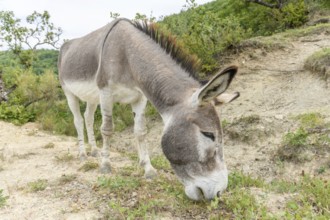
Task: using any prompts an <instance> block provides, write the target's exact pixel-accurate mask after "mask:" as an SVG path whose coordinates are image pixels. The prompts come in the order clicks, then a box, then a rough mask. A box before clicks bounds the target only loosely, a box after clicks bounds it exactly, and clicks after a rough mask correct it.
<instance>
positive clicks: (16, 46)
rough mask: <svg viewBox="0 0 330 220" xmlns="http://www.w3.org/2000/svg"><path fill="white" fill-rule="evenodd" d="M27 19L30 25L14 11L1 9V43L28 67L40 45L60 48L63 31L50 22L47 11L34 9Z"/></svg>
mask: <svg viewBox="0 0 330 220" xmlns="http://www.w3.org/2000/svg"><path fill="white" fill-rule="evenodd" d="M25 20H26V23H27V25H28V26H22V24H21V23H22V21H21V19H18V18H16V17H15V15H14V13H13V12H12V11H0V43H4V44H5V46H6V47H7V48H8V49H9V50H11V51H12V52H13V53H14V54H15V55H16V56H18V58H19V59H20V62H21V64H22V65H24V66H25V67H26V68H28V67H30V66H31V65H32V62H33V59H34V54H35V51H36V50H37V49H38V48H39V47H40V46H43V45H49V46H51V47H53V48H55V49H58V48H59V46H58V44H59V41H60V36H61V34H62V32H63V31H62V29H61V28H59V27H56V26H55V25H54V24H53V23H52V22H50V14H49V13H48V12H47V11H44V12H43V13H39V12H36V11H34V12H33V13H32V14H31V15H29V16H27V17H26V19H25ZM0 46H3V45H1V44H0Z"/></svg>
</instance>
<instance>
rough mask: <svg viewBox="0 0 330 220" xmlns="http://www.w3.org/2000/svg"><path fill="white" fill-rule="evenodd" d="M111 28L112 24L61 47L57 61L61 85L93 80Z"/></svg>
mask: <svg viewBox="0 0 330 220" xmlns="http://www.w3.org/2000/svg"><path fill="white" fill-rule="evenodd" d="M111 26H112V23H110V24H108V25H106V26H104V27H102V28H100V29H97V30H96V31H93V32H91V33H89V34H87V35H86V36H84V37H81V38H76V39H72V40H69V41H67V42H65V43H64V44H63V45H62V47H61V49H60V55H59V59H58V68H59V78H60V82H61V84H62V85H65V82H66V81H68V82H72V81H86V80H87V81H89V80H92V79H93V78H95V75H96V73H97V69H98V64H99V57H100V51H101V48H102V42H103V41H104V39H105V37H106V34H107V33H108V31H109V29H110V28H111Z"/></svg>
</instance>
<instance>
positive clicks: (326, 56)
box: [304, 48, 330, 79]
mask: <svg viewBox="0 0 330 220" xmlns="http://www.w3.org/2000/svg"><path fill="white" fill-rule="evenodd" d="M304 67H305V68H306V69H308V70H310V71H312V72H316V73H319V74H321V75H322V76H324V78H325V79H327V78H328V77H330V48H323V49H321V50H319V51H317V52H315V53H313V54H312V55H311V56H309V57H308V58H307V59H306V61H305V64H304Z"/></svg>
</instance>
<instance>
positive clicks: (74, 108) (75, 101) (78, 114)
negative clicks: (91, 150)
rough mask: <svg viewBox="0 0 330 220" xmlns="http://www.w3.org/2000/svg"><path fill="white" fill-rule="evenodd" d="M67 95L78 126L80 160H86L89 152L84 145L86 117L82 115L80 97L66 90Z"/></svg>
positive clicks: (75, 124)
mask: <svg viewBox="0 0 330 220" xmlns="http://www.w3.org/2000/svg"><path fill="white" fill-rule="evenodd" d="M65 96H66V98H67V101H68V105H69V108H70V110H71V112H72V114H73V120H74V126H75V127H76V130H77V134H78V144H79V157H80V160H82V161H83V160H86V158H87V154H86V149H85V145H84V119H83V117H82V116H81V112H80V106H79V99H78V98H77V97H76V96H75V95H74V94H72V93H71V92H69V91H65Z"/></svg>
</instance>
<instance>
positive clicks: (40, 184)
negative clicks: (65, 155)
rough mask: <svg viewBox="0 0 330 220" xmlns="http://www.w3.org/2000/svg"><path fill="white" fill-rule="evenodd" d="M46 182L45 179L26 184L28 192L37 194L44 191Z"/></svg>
mask: <svg viewBox="0 0 330 220" xmlns="http://www.w3.org/2000/svg"><path fill="white" fill-rule="evenodd" d="M47 185H48V181H47V180H46V179H38V180H36V181H33V182H30V183H28V191H29V192H38V191H43V190H45V189H46V187H47Z"/></svg>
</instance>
